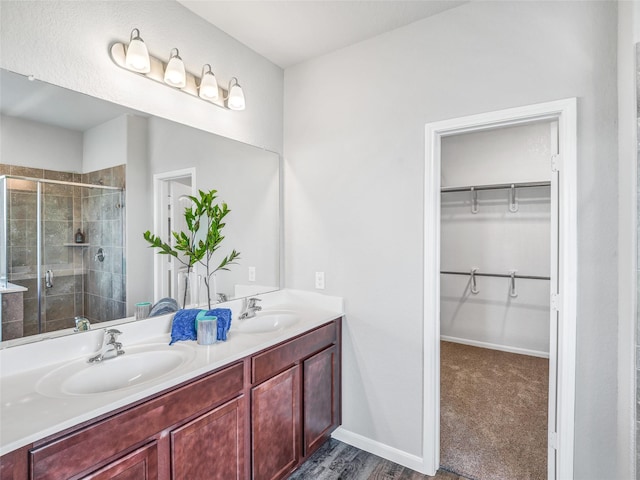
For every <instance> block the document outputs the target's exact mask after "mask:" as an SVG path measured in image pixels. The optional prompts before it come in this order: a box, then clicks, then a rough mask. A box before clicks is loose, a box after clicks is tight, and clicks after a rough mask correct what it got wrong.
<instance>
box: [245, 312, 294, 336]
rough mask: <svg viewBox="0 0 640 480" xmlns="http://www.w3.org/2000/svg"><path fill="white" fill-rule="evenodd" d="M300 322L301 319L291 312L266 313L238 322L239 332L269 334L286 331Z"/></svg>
mask: <svg viewBox="0 0 640 480" xmlns="http://www.w3.org/2000/svg"><path fill="white" fill-rule="evenodd" d="M299 321H300V317H299V316H298V315H297V314H296V313H294V312H289V311H273V310H272V311H266V312H261V313H258V314H257V315H256V316H255V317H252V318H246V319H244V320H238V321H237V322H238V331H239V332H243V333H269V332H275V331H276V330H284V329H285V328H289V327H290V326H292V325H295V324H296V323H298V322H299Z"/></svg>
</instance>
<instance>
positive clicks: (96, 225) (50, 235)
mask: <svg viewBox="0 0 640 480" xmlns="http://www.w3.org/2000/svg"><path fill="white" fill-rule="evenodd" d="M2 174H10V175H16V176H24V177H31V178H44V179H52V180H64V181H73V182H81V183H91V184H99V185H111V186H118V187H121V188H124V178H125V166H124V165H121V166H118V167H113V168H108V169H105V170H100V171H97V172H91V173H88V174H73V173H68V172H57V171H51V170H42V169H32V168H25V167H19V166H12V165H6V164H0V175H2ZM42 192H43V199H42V217H43V244H44V248H43V250H42V255H43V259H42V261H43V268H42V272H43V273H44V272H45V271H46V270H51V271H52V272H53V282H52V283H53V286H52V287H47V286H46V284H45V280H44V278H40V282H41V283H42V292H43V298H42V319H41V323H42V331H43V332H44V331H52V330H58V329H61V328H68V327H72V326H74V317H75V316H78V315H84V316H86V317H88V318H89V319H90V320H91V322H92V323H94V322H99V321H106V320H111V319H114V318H121V317H123V316H124V312H125V300H126V299H125V288H124V285H125V279H124V268H123V263H124V248H123V246H124V231H123V225H124V210H123V208H122V203H123V200H122V194H121V192H114V191H109V190H102V189H92V188H84V187H77V186H68V185H55V184H46V183H43V184H42ZM8 196H9V198H8V201H9V232H8V237H9V238H8V257H9V258H8V269H9V271H8V276H9V281H10V282H12V283H15V284H17V285H22V286H24V287H26V288H27V289H28V290H27V291H26V292H24V309H23V310H24V317H23V321H22V322H11V323H10V324H4V321H3V331H2V339H3V340H8V339H11V338H18V337H21V336H25V335H32V334H35V333H38V299H37V281H38V280H37V278H36V277H37V256H36V255H37V244H36V206H37V198H36V184H35V182H27V181H20V180H11V181H10V183H9V194H8ZM78 228H80V229H81V230H82V231H83V232H84V233H85V243H89V244H90V246H76V245H75V244H74V236H75V232H76V231H77V229H78ZM98 247H102V248H103V249H104V251H105V252H106V256H105V261H104V262H98V261H97V260H95V253H97V249H98Z"/></svg>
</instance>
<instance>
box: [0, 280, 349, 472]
mask: <svg viewBox="0 0 640 480" xmlns="http://www.w3.org/2000/svg"><path fill="white" fill-rule="evenodd" d="M261 299H262V303H261V305H262V307H263V309H262V311H260V312H258V313H257V315H256V316H255V317H253V318H247V319H244V320H239V319H238V314H239V311H240V308H239V303H240V302H239V301H236V302H229V304H228V305H224V306H228V307H229V308H231V309H232V311H233V317H234V320H233V322H232V326H231V330H230V331H229V335H228V340H227V341H226V342H219V343H216V344H214V345H209V346H203V345H198V344H197V343H196V342H194V341H188V342H178V343H176V344H174V345H171V346H170V345H168V344H169V340H170V330H171V319H172V315H165V316H161V317H154V318H150V319H145V320H141V321H137V322H131V323H126V324H121V325H117V326H115V327H114V328H117V329H118V330H119V331H121V332H122V333H121V335H119V338H118V341H119V342H121V343H122V349H123V350H124V351H125V353H124V354H123V355H119V356H117V357H115V358H111V359H108V360H104V361H102V362H99V363H93V364H92V363H88V362H87V359H88V358H90V357H91V356H92V355H95V353H96V352H97V351H99V350H100V348H101V346H102V343H103V337H104V335H105V333H104V332H105V328H112V327H113V326H112V325H105V326H103V325H100V329H98V328H97V326H95V325H94V330H91V331H89V332H84V333H81V334H73V335H67V336H61V337H59V338H53V339H49V340H47V341H46V342H37V343H30V344H27V345H22V346H14V347H11V348H5V349H2V350H0V362H1V363H0V364H1V365H2V375H1V378H0V382H1V383H0V388H1V390H0V399H1V405H0V407H1V408H0V422H1V428H2V431H1V436H0V454H1V455H2V456H1V457H0V479H1V480H8V479H12V480H18V479H20V480H23V479H56V480H59V479H67V478H74V479H76V478H78V479H79V478H87V479H114V478H117V479H119V480H125V479H132V480H133V479H156V478H158V479H169V478H171V479H189V480H194V479H225V480H227V479H234V478H235V479H248V478H253V479H279V478H285V477H286V476H287V475H288V474H290V473H291V472H292V471H293V470H294V469H295V468H296V467H297V466H298V465H300V463H302V461H304V459H306V458H307V457H308V456H309V455H310V454H311V453H312V452H313V451H314V450H316V449H317V448H318V447H319V446H320V445H321V444H322V443H323V442H324V441H325V440H326V439H327V438H328V437H329V435H330V434H331V432H332V431H333V430H334V429H335V428H337V426H338V425H339V424H340V348H341V326H342V324H341V321H342V319H341V317H342V311H343V309H342V300H341V299H339V298H335V297H326V296H321V295H316V294H313V293H307V292H298V291H291V290H282V291H277V292H273V293H270V294H265V295H261Z"/></svg>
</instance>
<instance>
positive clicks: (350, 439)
mask: <svg viewBox="0 0 640 480" xmlns="http://www.w3.org/2000/svg"><path fill="white" fill-rule="evenodd" d="M331 436H332V437H333V438H335V439H336V440H340V441H341V442H344V443H347V444H349V445H351V446H353V447H356V448H359V449H360V450H364V451H365V452H369V453H372V454H374V455H377V456H379V457H382V458H384V459H386V460H390V461H392V462H395V463H397V464H398V465H402V466H403V467H407V468H410V469H412V470H415V471H416V472H419V473H423V474H424V473H431V474H432V473H433V472H425V471H424V464H423V461H422V458H421V457H418V456H417V455H413V454H411V453H407V452H404V451H402V450H398V449H397V448H394V447H390V446H389V445H385V444H384V443H380V442H376V441H375V440H371V439H370V438H367V437H364V436H362V435H360V434H358V433H354V432H351V431H349V430H345V429H344V428H342V427H338V429H336V430H335V431H334V432H333V433H332V434H331Z"/></svg>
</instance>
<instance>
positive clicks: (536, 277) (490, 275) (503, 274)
mask: <svg viewBox="0 0 640 480" xmlns="http://www.w3.org/2000/svg"><path fill="white" fill-rule="evenodd" d="M440 274H442V275H465V276H467V277H469V276H471V274H470V273H469V272H453V271H445V270H441V271H440ZM475 276H476V277H499V278H511V274H510V273H482V272H475ZM515 278H525V279H529V280H551V278H550V277H540V276H537V275H518V274H516V275H515Z"/></svg>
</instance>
